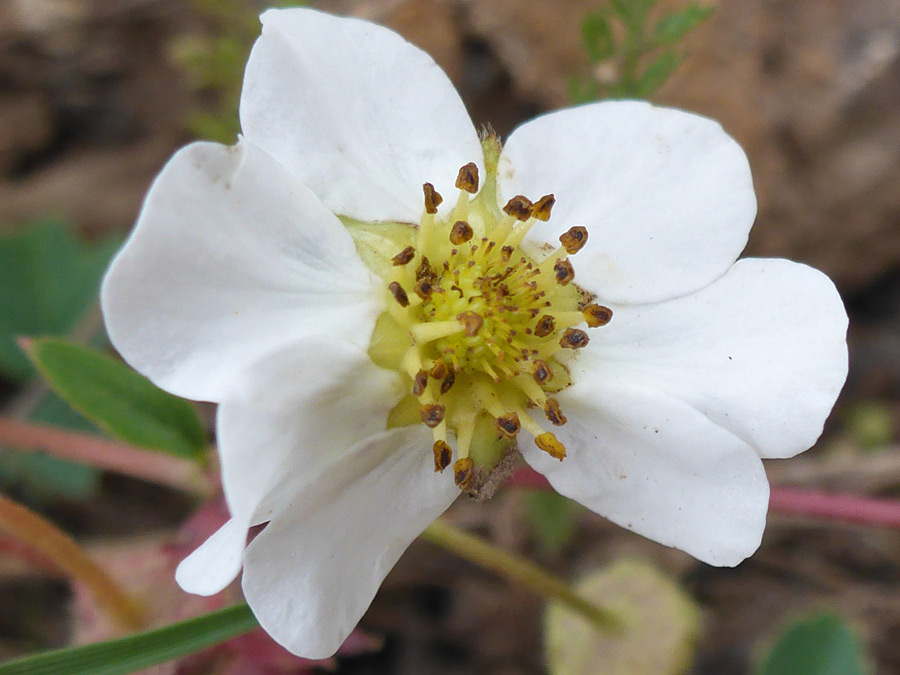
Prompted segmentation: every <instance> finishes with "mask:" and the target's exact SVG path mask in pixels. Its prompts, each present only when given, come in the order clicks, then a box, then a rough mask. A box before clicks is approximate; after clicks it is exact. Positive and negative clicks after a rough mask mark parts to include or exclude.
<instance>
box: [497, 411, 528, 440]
mask: <svg viewBox="0 0 900 675" xmlns="http://www.w3.org/2000/svg"><path fill="white" fill-rule="evenodd" d="M494 424H496V425H497V429H499V431H500V433H501V434H502V435H503V436H504V437H506V438H515V436H516V434H518V433H519V431H521V430H522V423H521V422H520V421H519V416H518V415H517V414H516V413H514V412H508V413H505V414H503V415H500V416H499V417H498V418H497V419H496V420H494Z"/></svg>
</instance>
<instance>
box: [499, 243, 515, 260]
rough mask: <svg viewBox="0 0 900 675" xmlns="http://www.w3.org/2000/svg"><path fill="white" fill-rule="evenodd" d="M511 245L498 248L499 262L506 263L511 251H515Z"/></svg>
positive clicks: (510, 256)
mask: <svg viewBox="0 0 900 675" xmlns="http://www.w3.org/2000/svg"><path fill="white" fill-rule="evenodd" d="M515 250H516V249H514V248H513V247H512V246H504V247H503V248H501V249H500V262H502V263H508V262H509V259H510V258H512V254H513V251H515Z"/></svg>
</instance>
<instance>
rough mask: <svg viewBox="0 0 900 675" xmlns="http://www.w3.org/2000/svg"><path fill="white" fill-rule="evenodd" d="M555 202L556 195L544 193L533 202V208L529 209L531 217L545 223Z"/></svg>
mask: <svg viewBox="0 0 900 675" xmlns="http://www.w3.org/2000/svg"><path fill="white" fill-rule="evenodd" d="M555 203H556V197H554V196H553V195H544V196H543V197H541V198H540V199H538V200H537V201H536V202H535V203H534V208H533V209H532V210H531V217H532V218H537V219H538V220H542V221H544V222H545V223H546V222H547V221H548V220H550V211H551V209H552V208H553V205H554V204H555Z"/></svg>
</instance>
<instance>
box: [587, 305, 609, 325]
mask: <svg viewBox="0 0 900 675" xmlns="http://www.w3.org/2000/svg"><path fill="white" fill-rule="evenodd" d="M581 313H582V314H583V315H584V320H585V321H587V325H588V326H590V327H591V328H597V327H599V326H605V325H606V324H608V323H609V322H610V321H612V316H613V312H612V310H611V309H610V308H609V307H604V306H603V305H598V304H596V303H594V302H592V303H591V304H589V305H586V306H585V308H584V309H583V310H581Z"/></svg>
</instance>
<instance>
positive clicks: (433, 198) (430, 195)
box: [422, 183, 444, 215]
mask: <svg viewBox="0 0 900 675" xmlns="http://www.w3.org/2000/svg"><path fill="white" fill-rule="evenodd" d="M422 192H424V193H425V213H430V214H432V215H434V214H435V213H437V207H439V206H440V205H441V202H443V201H444V198H443V197H441V193H440V192H438V191H437V190H435V189H434V185H432V184H431V183H425V184H424V185H423V186H422Z"/></svg>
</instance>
